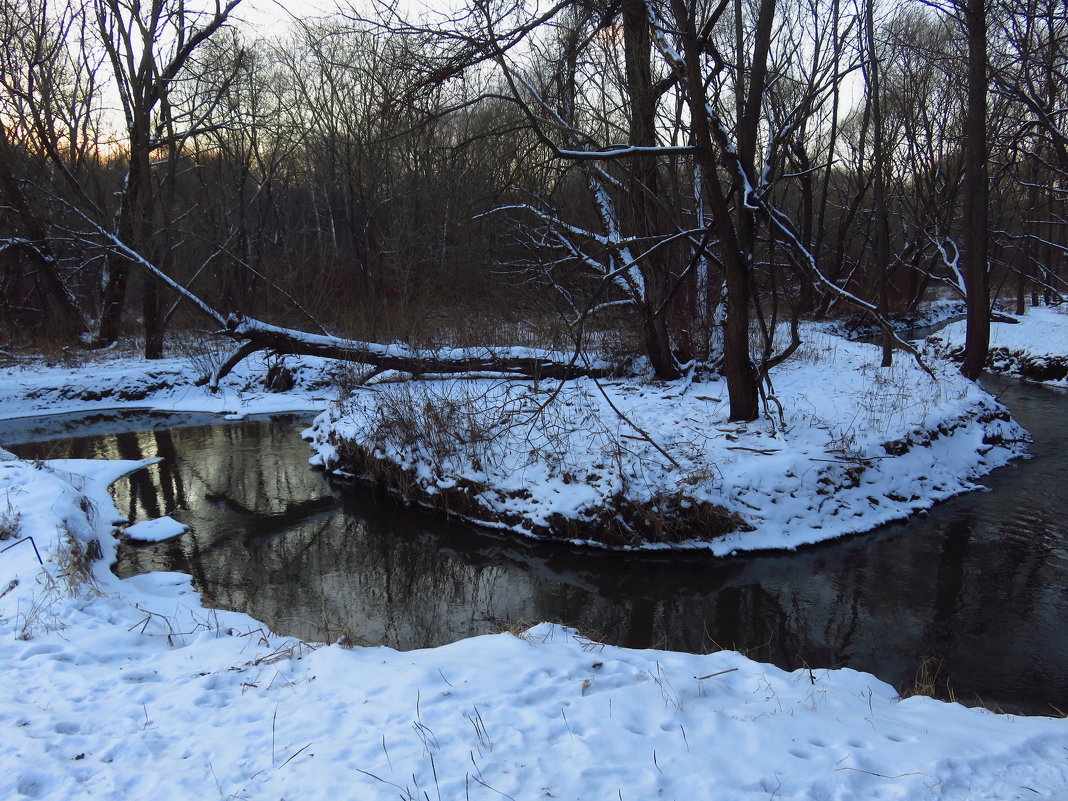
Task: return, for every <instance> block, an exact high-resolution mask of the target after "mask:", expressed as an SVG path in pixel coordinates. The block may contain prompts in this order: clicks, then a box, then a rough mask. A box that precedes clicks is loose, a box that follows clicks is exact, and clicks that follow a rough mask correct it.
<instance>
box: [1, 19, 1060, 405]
mask: <svg viewBox="0 0 1068 801" xmlns="http://www.w3.org/2000/svg"><path fill="white" fill-rule="evenodd" d="M237 2H238V0H227V2H223V1H222V0H218V2H204V3H200V4H190V3H188V2H179V0H154V1H153V2H151V3H140V2H134V1H133V0H95V2H93V3H87V4H85V3H75V2H70V1H68V2H65V3H64V2H59V3H45V2H44V0H0V27H2V34H3V35H2V36H0V203H2V204H3V206H4V207H5V210H6V214H5V215H4V216H3V218H2V220H0V283H2V301H0V314H2V315H3V317H2V324H3V326H4V328H5V330H7V331H9V332H10V333H11V338H12V339H16V338H18V337H20V336H23V335H25V334H27V333H32V332H36V333H37V334H39V335H40V334H48V335H49V336H51V337H53V338H55V339H71V340H73V339H74V338H76V337H79V336H80V337H81V338H82V339H83V340H84V341H87V342H89V341H91V342H94V343H95V344H97V345H107V344H109V343H111V342H113V341H114V340H115V339H116V338H118V337H119V336H120V334H121V333H122V332H123V331H126V332H129V333H134V334H136V335H138V336H140V337H141V338H143V340H144V343H145V345H144V347H145V354H146V355H147V356H149V357H157V356H159V355H161V354H162V353H163V349H164V344H165V333H166V331H167V330H168V327H169V326H171V327H173V324H174V322H175V321H181V320H183V315H184V308H185V307H189V306H195V305H197V303H196V298H199V299H203V300H204V301H206V305H207V306H209V307H210V308H211V309H212V310H213V313H215V314H216V315H217V316H218V317H220V318H222V317H224V316H225V315H226V314H228V313H231V312H235V313H243V314H246V315H256V316H259V317H261V318H263V319H267V320H270V321H273V322H278V323H279V324H283V325H289V326H293V327H295V328H302V329H305V330H316V331H318V330H320V329H322V328H323V327H326V328H329V329H330V330H331V331H336V332H339V333H343V334H346V335H349V336H357V337H361V338H364V339H371V340H378V339H390V338H394V337H404V338H409V339H413V338H423V339H429V338H430V337H429V336H428V335H429V333H430V332H431V331H432V329H433V328H434V326H435V325H447V321H448V320H449V318H452V319H455V318H456V317H458V316H462V315H463V314H468V315H470V316H472V317H474V316H496V317H497V318H499V319H501V320H511V321H515V320H518V319H527V320H529V319H536V320H537V321H538V324H539V326H541V327H543V328H544V327H545V326H546V325H547V324H548V323H547V321H548V320H549V319H550V317H549V311H550V310H553V311H554V313H555V314H556V315H557V316H558V319H559V320H560V321H561V322H560V324H559V326H560V327H559V330H561V331H566V332H569V333H570V334H571V335H572V336H573V337H574V338H575V340H576V341H579V340H581V336H582V335H583V334H584V333H589V332H590V331H598V332H603V331H606V330H613V331H624V332H626V331H631V332H634V339H633V344H632V346H631V347H633V348H634V349H635V350H637V351H640V352H642V353H644V354H645V355H646V356H647V357H648V358H649V360H650V362H651V364H652V367H653V369H654V371H655V372H656V374H657V376H658V377H660V378H663V379H672V378H674V377H677V376H678V375H680V374H681V373H682V372H683V371H685V370H688V369H693V368H694V367H696V366H702V365H703V366H705V367H708V368H714V369H718V370H720V371H721V372H723V374H724V375H725V376H726V377H727V380H728V388H729V392H730V402H731V416H732V417H733V418H735V419H750V418H752V417H754V416H755V415H756V414H757V411H758V408H759V404H760V398H761V394H762V393H767V392H770V391H772V387H771V383H770V375H769V370H770V368H771V367H773V366H774V365H775V364H776V363H778V362H779V361H781V360H782V359H784V358H787V357H788V356H789V354H790V353H791V352H792V350H793V349H794V348H795V347H796V345H797V325H796V323H797V320H798V319H799V317H800V316H802V315H827V314H831V313H837V311H840V310H841V309H843V308H845V307H846V306H850V307H854V308H859V309H860V310H862V311H864V312H865V313H870V314H871V315H872V316H873V318H875V319H878V320H882V319H884V318H885V317H886V315H887V314H888V313H890V312H892V311H896V310H911V309H914V308H915V307H916V305H917V304H918V303H919V302H920V301H921V300H922V299H923V298H924V297H925V293H929V291H930V289H931V288H932V287H933V286H943V287H946V291H949V292H955V293H957V294H959V295H960V297H961V298H962V299H967V303H968V313H969V320H970V324H969V328H970V334H969V345H968V348H969V350H968V354H967V359H966V363H965V367H964V369H965V372H966V373H967V374H969V375H973V376H974V375H977V374H978V372H979V370H981V369H982V364H983V360H984V359H985V349H986V338H987V335H988V334H987V331H988V319H989V313H990V308H991V303H992V302H993V301H994V300H995V299H997V298H999V297H1013V298H1015V300H1016V303H1017V305H1018V308H1022V307H1023V305H1024V304H1025V303H1026V302H1027V301H1028V300H1029V301H1030V302H1032V303H1037V302H1041V301H1045V302H1054V301H1056V302H1059V300H1060V297H1061V294H1062V293H1063V291H1064V290H1065V282H1064V279H1065V271H1064V265H1065V260H1066V256H1068V215H1066V209H1065V206H1066V203H1068V102H1066V93H1068V75H1066V74H1065V72H1066V63H1068V17H1066V14H1065V11H1064V7H1063V2H1061V1H1060V0H1023V1H1022V2H1020V1H1019V0H1018V1H1017V2H1013V3H1008V2H1002V0H916V2H909V3H904V4H900V3H899V4H892V5H891V4H885V3H880V2H877V0H831V2H816V0H614V2H608V0H591V1H590V2H575V0H568V1H567V2H559V3H557V4H556V5H552V6H536V7H530V8H528V7H526V6H524V5H522V4H519V3H514V2H478V3H472V4H471V5H470V6H461V7H458V8H456V9H454V10H453V11H451V12H448V13H447V14H443V15H441V16H439V17H435V18H421V19H411V18H404V17H402V16H400V15H399V14H398V12H397V11H396V10H395V8H393V7H392V6H390V7H387V6H382V7H380V8H376V7H374V6H370V5H369V6H363V7H356V6H353V7H351V8H349V9H347V10H345V11H344V12H343V13H338V14H336V15H334V16H331V17H328V18H322V19H314V20H304V21H300V22H294V23H293V24H292V25H291V27H290V30H289V32H288V34H286V35H284V36H281V37H279V38H276V39H271V40H264V39H261V38H256V37H255V33H254V32H252V31H248V30H244V29H242V28H241V27H240V26H237V25H235V24H234V23H233V21H232V19H231V17H232V16H233V12H234V9H235V7H237ZM144 263H147V264H150V265H152V266H153V267H154V268H155V272H153V271H150V270H143V269H140V267H141V266H143V264H144ZM160 274H162V275H164V276H166V277H167V278H168V279H169V281H171V282H173V285H168V284H167V283H163V282H161V281H160V280H159V276H160ZM134 275H139V276H142V277H143V279H142V280H140V281H134V282H131V281H130V278H131V276H134ZM182 288H184V292H183V289H182ZM190 296H193V297H190ZM191 300H192V301H193V302H190V301H191ZM435 321H438V322H435ZM783 323H792V325H783ZM783 331H786V332H792V333H786V334H785V339H783V334H782V333H781V332H783ZM499 333H500V332H498V334H499ZM514 333H515V332H514V330H513V334H514ZM487 336H488V335H487ZM468 344H470V343H468ZM486 344H497V343H489V342H487V343H486ZM900 347H903V343H901V342H900V341H898V340H896V338H895V337H894V336H893V335H892V333H891V332H890V330H889V328H886V327H885V326H884V361H885V363H889V360H890V359H891V354H892V350H893V349H894V348H900Z"/></svg>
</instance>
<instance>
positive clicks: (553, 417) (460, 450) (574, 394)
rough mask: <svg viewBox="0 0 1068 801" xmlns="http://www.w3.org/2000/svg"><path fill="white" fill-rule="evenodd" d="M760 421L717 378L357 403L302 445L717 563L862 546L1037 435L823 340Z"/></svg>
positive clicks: (422, 491) (432, 501)
mask: <svg viewBox="0 0 1068 801" xmlns="http://www.w3.org/2000/svg"><path fill="white" fill-rule="evenodd" d="M805 340H806V341H805V344H804V345H803V346H802V348H801V350H800V351H799V352H798V354H797V355H795V357H794V358H793V359H792V360H790V361H789V362H787V363H786V364H784V365H782V366H781V367H780V368H778V369H777V370H776V371H775V373H774V394H773V395H772V396H771V397H770V398H769V401H768V404H767V407H766V414H765V415H764V417H763V418H761V419H758V420H756V421H754V422H751V423H735V422H729V421H728V402H727V388H726V383H725V381H723V380H722V379H721V378H718V377H713V378H709V379H705V380H691V381H687V382H679V383H678V384H657V383H645V382H639V381H633V380H624V379H618V380H611V381H600V382H595V381H593V380H586V379H584V380H576V381H571V382H567V383H564V384H560V383H557V382H542V383H541V384H534V383H532V382H525V383H523V382H507V383H505V382H501V381H492V380H458V379H444V380H439V381H427V382H418V383H399V384H385V385H379V386H373V387H366V388H356V389H355V390H354V391H353V392H352V393H351V395H350V396H349V397H348V398H345V399H343V400H342V401H341V402H340V403H337V404H335V405H333V406H331V407H330V408H329V409H327V411H326V412H324V413H323V414H322V415H320V416H319V418H317V419H316V421H315V423H314V425H313V426H312V427H311V428H310V429H309V430H308V432H306V436H307V437H308V438H309V439H310V440H311V442H312V447H313V448H314V449H315V450H316V452H317V454H318V458H317V460H316V461H317V462H318V463H319V464H321V465H322V466H324V467H325V468H326V469H329V470H333V471H335V472H338V473H341V474H343V475H352V476H355V477H358V478H361V479H365V480H369V481H371V482H373V483H377V484H379V485H382V486H384V487H386V488H387V489H388V490H390V491H391V492H392V493H393V494H394V495H396V496H398V497H400V498H402V499H404V500H405V501H407V502H411V503H417V504H421V505H424V506H427V507H431V508H437V509H442V510H445V511H447V512H448V513H449V514H453V515H457V516H459V517H462V518H464V519H468V520H471V521H474V522H477V523H479V524H481V525H485V526H490V527H493V528H498V529H502V530H506V531H510V532H514V533H516V534H519V535H523V536H533V537H546V538H552V539H563V540H568V541H571V542H577V543H585V544H595V545H600V546H607V547H625V548H654V549H657V548H668V547H670V548H686V549H692V548H698V549H706V550H710V551H712V552H713V553H716V554H720V555H723V554H730V553H735V552H740V551H745V550H760V549H778V548H787V549H789V548H795V547H798V546H800V545H806V544H810V543H814V542H820V541H824V540H828V539H833V538H835V537H840V536H843V535H846V534H852V533H856V532H861V531H867V530H870V529H872V528H874V527H875V526H877V525H880V524H883V523H887V522H890V521H892V520H898V519H902V518H905V517H908V516H909V515H911V514H913V513H915V512H916V511H918V510H922V509H926V508H928V507H930V506H931V505H932V504H933V503H935V502H937V501H939V500H943V499H945V498H948V497H950V496H952V495H956V494H959V493H961V492H966V491H968V490H971V489H974V488H975V487H976V483H975V480H976V479H977V478H978V477H979V476H982V475H984V474H986V473H988V472H990V471H991V470H993V469H994V468H996V467H999V466H1001V465H1003V464H1005V463H1006V462H1008V461H1009V460H1010V459H1011V458H1013V457H1015V456H1018V455H1020V454H1021V453H1022V452H1023V450H1024V444H1025V440H1026V433H1025V432H1024V431H1023V430H1022V429H1021V428H1020V427H1019V426H1017V425H1016V424H1015V423H1014V422H1012V421H1011V420H1010V418H1009V415H1008V413H1007V411H1006V410H1005V409H1004V407H1002V406H1001V405H1000V404H998V403H997V402H996V401H995V400H994V399H993V398H992V397H991V396H990V395H988V394H987V393H985V392H984V391H983V390H981V389H980V388H979V387H978V386H976V385H975V384H973V383H972V382H969V381H966V380H965V379H963V378H962V377H961V376H960V375H959V373H958V372H957V370H956V368H955V367H954V366H953V365H951V364H949V363H947V362H940V361H933V362H932V363H931V365H930V372H929V373H928V372H925V371H924V370H923V369H921V367H920V366H919V365H917V364H916V362H915V361H914V360H912V359H911V358H910V357H908V356H905V355H902V354H898V355H897V357H896V358H895V361H894V365H893V367H892V368H889V369H883V368H881V367H879V359H880V351H879V349H878V348H877V347H875V346H872V345H865V344H860V343H852V342H847V341H845V340H843V339H841V338H839V337H836V336H832V335H830V334H827V333H825V332H823V331H820V330H818V329H815V328H812V329H808V330H806V331H805Z"/></svg>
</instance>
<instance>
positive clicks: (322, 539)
mask: <svg viewBox="0 0 1068 801" xmlns="http://www.w3.org/2000/svg"><path fill="white" fill-rule="evenodd" d="M992 389H994V390H995V391H997V390H999V389H1000V390H1001V391H1003V393H1004V395H1003V399H1004V400H1005V402H1006V403H1008V404H1009V405H1010V406H1011V407H1012V409H1013V410H1014V413H1015V414H1016V416H1017V418H1018V419H1019V420H1020V421H1021V422H1022V423H1023V424H1024V425H1025V426H1026V427H1027V428H1028V429H1029V430H1031V431H1032V433H1033V434H1034V437H1035V444H1034V447H1033V449H1032V451H1033V454H1034V458H1032V459H1029V460H1026V461H1020V462H1018V463H1016V464H1014V465H1012V466H1009V467H1006V468H1003V469H1001V470H999V471H997V472H995V473H994V474H993V475H992V476H990V477H988V479H987V481H986V484H987V485H988V486H989V487H990V489H991V491H990V492H977V493H971V494H969V495H964V496H960V497H958V498H955V499H952V500H950V501H949V502H947V503H945V504H942V505H941V506H939V507H937V508H936V509H935V510H933V511H932V512H931V514H930V515H928V516H926V517H917V518H915V519H914V520H913V521H911V522H909V523H907V524H901V525H896V526H891V527H886V528H884V529H881V530H879V531H877V532H875V533H872V534H867V535H860V536H856V537H852V538H848V539H845V540H842V541H839V542H833V543H829V544H825V545H821V546H815V547H810V548H805V549H802V550H800V551H798V552H796V553H778V554H761V555H755V556H743V557H734V558H729V559H710V558H695V557H686V558H682V559H678V558H676V559H667V558H656V559H652V558H647V557H646V558H643V557H635V556H625V555H619V554H610V553H604V552H599V551H594V552H582V551H578V550H573V549H570V548H568V547H560V546H545V545H538V544H535V543H531V542H525V541H516V540H514V539H511V538H506V537H502V536H498V535H496V534H491V533H486V532H484V531H480V530H476V529H474V528H472V527H469V526H466V525H461V524H451V523H448V522H443V521H441V520H440V519H438V518H436V517H433V516H431V515H427V514H424V513H421V512H418V511H414V510H410V509H405V508H401V507H398V506H397V505H395V504H393V503H391V502H389V501H388V500H386V499H384V498H381V497H376V496H375V494H374V493H372V492H370V491H367V490H363V489H360V488H339V489H332V488H331V487H330V486H329V485H328V483H327V482H326V481H325V480H324V477H323V476H322V475H321V474H320V473H317V472H314V471H312V470H310V469H309V468H308V466H307V458H308V456H309V451H308V448H307V445H306V443H304V442H302V441H301V440H300V438H299V436H298V434H299V432H300V430H301V429H302V428H303V427H304V425H305V422H306V421H302V420H298V419H296V418H280V419H275V420H274V421H243V422H237V423H225V424H220V423H217V422H214V421H212V424H210V425H206V424H205V423H206V422H208V421H207V419H206V418H204V417H199V418H196V417H194V418H184V419H178V420H176V419H175V418H174V417H166V416H161V415H150V414H149V415H144V414H142V415H140V416H137V417H130V416H129V415H124V416H112V419H110V420H109V419H102V418H101V417H100V416H99V415H97V416H96V418H97V419H94V420H91V421H89V425H90V426H91V427H92V429H93V435H92V436H88V437H83V436H78V434H80V433H81V431H82V430H83V429H80V428H75V429H67V430H64V426H65V425H75V426H77V425H79V423H78V421H75V420H73V419H72V420H69V421H66V422H61V423H59V424H55V423H54V421H47V422H48V425H46V426H45V427H44V428H41V427H38V428H37V429H36V430H30V431H26V432H25V433H24V434H23V435H21V436H20V435H19V433H18V425H13V424H4V425H2V426H0V442H5V443H7V444H8V447H10V448H11V450H14V451H16V452H17V453H18V454H19V455H22V456H27V457H31V456H32V457H38V458H48V457H60V456H100V457H108V458H117V457H118V458H141V457H146V456H156V455H160V456H164V457H166V461H165V462H164V463H163V464H162V465H160V466H159V467H155V468H152V469H150V470H148V471H144V472H142V473H141V474H138V475H136V476H134V477H132V478H131V479H130V480H129V481H128V482H121V483H120V484H119V485H117V487H116V490H115V491H116V496H117V500H118V502H119V506H120V508H123V509H125V510H127V512H128V515H129V516H130V517H131V518H132V519H143V518H145V517H153V516H157V515H159V514H164V513H170V514H172V515H173V516H174V517H176V518H178V519H180V520H183V521H185V522H187V523H188V524H189V525H190V526H191V528H192V530H191V531H190V532H189V533H188V534H186V535H184V536H182V537H180V538H178V539H175V540H173V541H170V542H166V543H160V544H156V545H151V546H134V545H132V544H127V545H126V546H124V547H123V548H122V550H121V556H120V562H119V564H118V565H117V566H116V571H117V572H118V573H119V574H120V575H123V576H126V575H131V574H134V573H138V572H143V571H148V570H158V569H165V570H181V571H184V572H187V573H190V574H192V576H193V577H194V580H195V583H196V585H197V587H198V588H199V589H200V590H201V591H202V592H203V594H204V597H205V600H206V602H207V603H209V604H213V605H217V606H221V607H227V608H234V609H241V610H245V611H248V612H249V613H251V614H252V615H254V616H256V617H257V618H259V619H261V620H264V621H266V622H267V623H268V624H270V626H271V627H272V628H273V629H275V630H276V631H280V632H283V633H287V634H292V635H296V636H300V637H303V638H306V639H314V640H324V639H325V640H333V639H335V638H337V637H338V636H340V635H342V634H344V635H346V636H347V637H349V638H350V639H352V640H355V641H367V642H382V643H386V644H388V645H391V646H394V647H398V648H417V647H425V646H434V645H439V644H441V643H445V642H450V641H453V640H456V639H459V638H462V637H466V636H470V635H474V634H481V633H484V632H486V631H489V630H497V629H499V628H500V627H501V626H505V625H509V624H513V623H517V622H520V621H525V622H530V623H533V622H538V621H542V620H554V621H561V622H565V623H569V624H571V625H575V626H577V627H578V628H579V629H581V630H582V631H583V632H584V633H586V634H588V635H591V636H594V637H597V638H600V639H604V640H606V641H609V642H613V643H618V644H622V645H627V646H632V647H638V648H644V647H650V646H655V647H663V648H672V649H677V650H689V651H697V652H703V651H707V650H713V649H715V648H717V647H728V648H738V649H740V650H743V651H746V652H748V654H749V655H750V656H752V657H753V658H755V659H759V660H762V661H769V662H773V663H775V664H778V665H780V666H782V667H786V668H795V667H800V666H804V665H808V666H811V667H814V668H817V667H843V666H849V667H853V668H856V669H859V670H867V671H871V672H873V673H875V674H876V675H878V676H879V677H880V678H882V679H884V680H886V681H889V682H890V683H892V684H894V685H895V686H897V687H898V688H899V689H904V688H908V687H911V686H912V685H913V684H914V683H915V681H916V676H917V672H918V671H919V669H920V666H921V665H922V664H924V663H925V662H926V664H927V666H928V668H929V669H930V671H931V672H935V673H936V674H937V676H936V684H937V687H938V690H939V691H940V693H941V694H942V695H943V697H946V696H947V695H948V694H949V693H952V694H953V697H956V698H957V699H958V700H961V701H963V702H966V703H977V702H983V703H985V704H987V705H990V706H996V707H1000V708H1002V709H1004V710H1006V711H1017V712H1030V713H1046V714H1053V713H1054V708H1056V709H1060V710H1064V711H1068V524H1066V522H1065V514H1066V513H1068V453H1066V451H1065V447H1064V443H1065V433H1064V432H1065V431H1066V430H1068V393H1065V392H1063V391H1058V390H1051V389H1046V388H1043V387H1036V386H1026V385H1022V384H1017V383H1013V382H1008V381H1006V382H1002V383H1001V384H1000V385H999V386H997V387H992ZM79 420H80V421H81V422H85V420H86V418H85V417H82V418H79ZM176 425H179V426H183V427H174V426H176ZM23 427H25V426H23ZM107 431H110V432H111V433H102V432H107ZM60 437H61V438H60ZM20 439H21V441H24V442H25V441H30V440H38V441H39V442H38V444H34V445H18V444H17V443H18V441H19V440H20ZM44 439H48V440H50V441H46V442H40V440H44ZM341 507H343V510H344V513H342V512H341V511H339V508H341Z"/></svg>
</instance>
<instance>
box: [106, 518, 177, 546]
mask: <svg viewBox="0 0 1068 801" xmlns="http://www.w3.org/2000/svg"><path fill="white" fill-rule="evenodd" d="M188 530H189V526H187V525H186V524H185V523H180V522H178V521H177V520H175V519H174V518H173V517H170V516H169V515H164V516H163V517H157V518H156V519H155V520H141V521H140V522H137V523H134V524H133V525H131V526H127V527H126V530H125V531H123V532H122V533H123V534H125V535H126V536H127V537H129V538H130V539H132V540H137V541H138V542H163V541H164V540H169V539H172V538H173V537H178V536H180V535H182V534H184V533H185V532H186V531H188Z"/></svg>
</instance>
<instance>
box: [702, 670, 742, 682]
mask: <svg viewBox="0 0 1068 801" xmlns="http://www.w3.org/2000/svg"><path fill="white" fill-rule="evenodd" d="M736 670H738V668H727V669H726V670H721V671H719V672H718V673H709V674H708V675H707V676H694V678H695V679H697V680H698V681H704V680H705V679H714V678H715V677H716V676H722V675H723V674H724V673H734V672H735V671H736Z"/></svg>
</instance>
